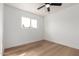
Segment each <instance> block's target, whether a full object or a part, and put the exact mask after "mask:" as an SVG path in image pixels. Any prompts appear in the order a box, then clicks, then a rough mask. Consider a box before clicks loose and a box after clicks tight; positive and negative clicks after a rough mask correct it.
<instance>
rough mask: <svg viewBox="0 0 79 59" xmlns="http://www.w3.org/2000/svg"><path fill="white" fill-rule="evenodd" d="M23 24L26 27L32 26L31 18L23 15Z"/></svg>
mask: <svg viewBox="0 0 79 59" xmlns="http://www.w3.org/2000/svg"><path fill="white" fill-rule="evenodd" d="M22 26H23V27H25V28H26V27H30V18H28V17H22Z"/></svg>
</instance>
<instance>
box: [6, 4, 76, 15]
mask: <svg viewBox="0 0 79 59" xmlns="http://www.w3.org/2000/svg"><path fill="white" fill-rule="evenodd" d="M7 4H8V5H11V6H13V7H16V8H19V9H21V10H24V11H28V12H32V13H34V14H36V15H41V16H45V15H47V14H48V13H49V12H47V9H46V7H44V8H42V9H40V10H37V8H38V7H40V6H41V5H42V4H43V3H7ZM73 5H76V4H75V3H63V4H62V6H51V12H50V13H53V12H58V11H60V10H62V9H65V8H68V7H71V6H73Z"/></svg>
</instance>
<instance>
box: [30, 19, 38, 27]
mask: <svg viewBox="0 0 79 59" xmlns="http://www.w3.org/2000/svg"><path fill="white" fill-rule="evenodd" d="M31 27H32V28H37V20H35V19H32V20H31Z"/></svg>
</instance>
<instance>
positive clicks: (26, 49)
mask: <svg viewBox="0 0 79 59" xmlns="http://www.w3.org/2000/svg"><path fill="white" fill-rule="evenodd" d="M4 56H79V50H78V49H74V48H70V47H66V46H63V45H60V44H57V43H53V42H49V41H46V40H41V41H38V42H33V43H30V44H25V45H22V46H18V47H13V48H9V49H5V51H4Z"/></svg>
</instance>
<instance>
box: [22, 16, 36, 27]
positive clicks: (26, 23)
mask: <svg viewBox="0 0 79 59" xmlns="http://www.w3.org/2000/svg"><path fill="white" fill-rule="evenodd" d="M21 22H22V27H23V28H29V27H30V28H37V20H36V19H30V18H28V17H22V21H21Z"/></svg>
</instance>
